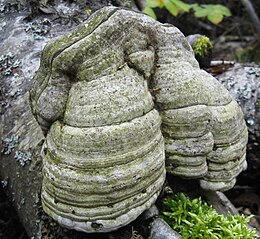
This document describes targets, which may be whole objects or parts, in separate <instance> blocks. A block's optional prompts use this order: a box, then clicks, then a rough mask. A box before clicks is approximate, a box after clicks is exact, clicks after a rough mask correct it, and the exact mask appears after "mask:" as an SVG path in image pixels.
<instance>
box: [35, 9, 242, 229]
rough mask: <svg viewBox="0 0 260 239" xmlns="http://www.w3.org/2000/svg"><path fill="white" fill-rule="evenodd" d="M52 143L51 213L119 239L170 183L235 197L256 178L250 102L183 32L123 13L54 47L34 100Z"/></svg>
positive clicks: (47, 165) (47, 184)
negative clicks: (198, 54)
mask: <svg viewBox="0 0 260 239" xmlns="http://www.w3.org/2000/svg"><path fill="white" fill-rule="evenodd" d="M30 101H31V107H32V110H33V113H34V115H35V117H36V119H37V121H38V122H39V124H40V126H41V127H42V129H43V131H44V132H45V134H46V143H45V147H46V149H45V150H43V151H44V152H45V153H44V155H43V175H44V179H43V185H42V204H43V209H44V210H45V212H46V213H47V214H49V215H50V216H51V217H52V218H54V219H55V220H56V221H58V222H59V223H60V224H61V225H62V226H64V227H67V228H71V229H75V230H79V231H84V232H107V231H113V230H116V229H118V228H120V227H122V226H124V225H126V224H128V223H129V222H131V221H133V220H134V219H135V218H137V217H138V216H139V215H140V214H141V213H142V212H143V211H144V210H146V209H147V208H149V207H150V206H151V205H152V204H153V203H154V202H155V200H156V199H157V197H158V195H159V193H160V190H161V188H162V186H163V183H164V180H165V158H166V169H167V171H168V172H169V173H172V174H174V175H178V176H181V177H185V178H198V179H199V180H200V183H201V187H202V188H204V189H209V190H222V191H224V190H228V189H230V188H232V187H233V185H234V184H235V180H236V179H235V178H236V176H237V175H238V174H239V173H240V172H241V171H242V170H244V169H245V168H246V161H245V147H246V143H247V129H246V125H245V122H244V120H243V114H242V112H241V109H240V107H239V106H238V104H237V103H236V102H235V101H234V100H233V99H232V98H231V97H230V95H229V93H228V91H227V90H226V89H224V88H223V87H222V86H221V85H220V84H219V83H218V82H217V80H216V79H215V78H213V77H212V76H210V75H209V74H207V73H206V72H205V71H202V70H200V69H199V65H198V63H197V61H196V60H195V58H194V54H193V52H192V49H191V47H190V45H189V44H188V43H187V41H186V39H185V37H184V36H183V34H182V33H181V32H180V31H179V30H178V29H177V28H175V27H173V26H171V25H168V24H161V23H159V22H156V21H155V20H153V19H152V18H150V17H148V16H146V15H143V14H141V13H137V12H134V11H131V10H125V9H120V8H114V7H106V8H103V9H101V10H99V11H97V12H96V13H94V14H93V15H92V16H91V17H90V18H89V19H88V20H87V21H86V22H84V24H82V25H81V26H79V27H78V28H76V29H75V30H74V31H73V32H71V33H69V34H68V35H65V36H62V37H61V38H59V39H56V40H54V41H52V42H50V43H49V44H48V45H47V46H46V47H45V49H44V50H43V53H42V57H41V65H40V68H39V70H38V71H37V74H36V75H35V78H34V85H33V87H32V90H31V92H30Z"/></svg>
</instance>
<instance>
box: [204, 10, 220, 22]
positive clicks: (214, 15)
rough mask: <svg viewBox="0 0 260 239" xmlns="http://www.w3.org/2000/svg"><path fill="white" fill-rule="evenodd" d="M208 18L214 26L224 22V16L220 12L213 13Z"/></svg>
mask: <svg viewBox="0 0 260 239" xmlns="http://www.w3.org/2000/svg"><path fill="white" fill-rule="evenodd" d="M207 18H208V20H209V21H210V22H212V23H214V24H219V23H220V22H221V21H222V20H223V18H224V16H223V15H222V14H220V13H219V12H214V11H213V12H211V13H209V14H208V16H207Z"/></svg>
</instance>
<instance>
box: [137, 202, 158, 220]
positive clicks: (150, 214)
mask: <svg viewBox="0 0 260 239" xmlns="http://www.w3.org/2000/svg"><path fill="white" fill-rule="evenodd" d="M158 215H159V210H158V208H157V207H156V206H155V205H152V206H151V207H150V208H149V209H147V210H146V211H144V212H143V213H142V215H141V217H142V220H144V221H145V220H147V219H150V218H152V217H155V216H158Z"/></svg>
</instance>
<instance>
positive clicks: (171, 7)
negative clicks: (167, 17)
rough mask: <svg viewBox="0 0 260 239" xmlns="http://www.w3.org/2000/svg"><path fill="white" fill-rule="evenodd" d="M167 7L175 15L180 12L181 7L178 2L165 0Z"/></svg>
mask: <svg viewBox="0 0 260 239" xmlns="http://www.w3.org/2000/svg"><path fill="white" fill-rule="evenodd" d="M163 3H164V5H165V8H166V9H167V10H168V11H169V12H170V13H171V14H172V15H173V16H175V17H176V16H177V15H178V13H179V8H178V6H177V5H176V4H174V3H172V1H171V0H164V1H163Z"/></svg>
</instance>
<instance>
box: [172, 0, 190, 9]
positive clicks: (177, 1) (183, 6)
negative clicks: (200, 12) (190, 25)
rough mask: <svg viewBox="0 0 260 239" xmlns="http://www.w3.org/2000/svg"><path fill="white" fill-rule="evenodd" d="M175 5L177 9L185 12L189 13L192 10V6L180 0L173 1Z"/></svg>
mask: <svg viewBox="0 0 260 239" xmlns="http://www.w3.org/2000/svg"><path fill="white" fill-rule="evenodd" d="M171 2H172V3H173V4H175V5H176V6H177V7H179V8H180V9H181V10H183V11H184V12H188V11H189V10H190V6H189V5H188V4H186V3H184V2H183V1H180V0H171Z"/></svg>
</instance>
